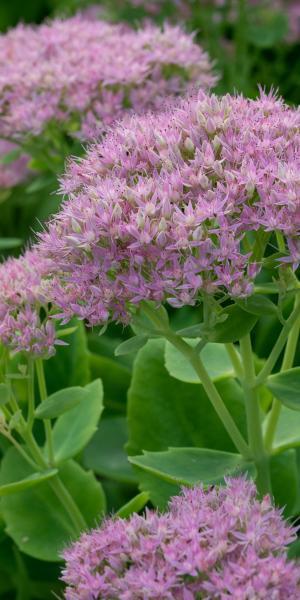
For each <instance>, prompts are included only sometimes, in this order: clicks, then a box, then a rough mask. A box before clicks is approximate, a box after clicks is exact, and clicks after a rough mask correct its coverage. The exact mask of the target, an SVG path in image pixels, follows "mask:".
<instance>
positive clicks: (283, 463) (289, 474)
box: [270, 449, 300, 517]
mask: <svg viewBox="0 0 300 600" xmlns="http://www.w3.org/2000/svg"><path fill="white" fill-rule="evenodd" d="M270 469H271V482H272V491H273V496H274V500H275V504H276V505H277V506H279V507H284V514H285V516H286V517H290V516H293V515H296V514H298V513H299V508H300V506H299V501H300V494H299V492H300V486H299V483H300V482H299V476H298V468H297V459H296V452H295V450H294V449H290V450H287V451H286V452H282V453H281V454H277V455H276V456H272V457H271V459H270Z"/></svg>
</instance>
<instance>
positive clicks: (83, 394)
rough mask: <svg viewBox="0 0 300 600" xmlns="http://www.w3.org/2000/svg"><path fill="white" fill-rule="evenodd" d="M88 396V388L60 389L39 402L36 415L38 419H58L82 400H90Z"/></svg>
mask: <svg viewBox="0 0 300 600" xmlns="http://www.w3.org/2000/svg"><path fill="white" fill-rule="evenodd" d="M88 396H89V394H88V390H87V389H86V388H83V387H79V386H76V387H69V388H65V389H64V390H59V392H55V393H54V394H51V396H48V398H47V400H44V402H41V404H39V406H38V407H37V409H36V410H35V416H36V417H37V418H38V419H56V417H59V416H60V415H62V414H64V413H65V412H67V411H69V410H71V408H74V406H77V405H78V404H79V403H80V402H84V401H87V402H88Z"/></svg>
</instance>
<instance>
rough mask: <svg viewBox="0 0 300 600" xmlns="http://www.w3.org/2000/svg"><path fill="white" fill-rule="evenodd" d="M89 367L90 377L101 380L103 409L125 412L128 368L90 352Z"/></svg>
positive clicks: (128, 379)
mask: <svg viewBox="0 0 300 600" xmlns="http://www.w3.org/2000/svg"><path fill="white" fill-rule="evenodd" d="M90 369H91V376H92V379H96V378H98V377H100V379H101V380H102V383H103V388H104V404H105V409H106V410H108V409H109V410H110V411H113V412H117V413H125V412H126V400H127V390H128V388H129V385H130V379H131V376H130V375H131V373H130V370H129V369H128V368H127V367H125V366H123V365H121V364H120V363H118V362H117V361H116V360H114V359H112V358H108V357H107V356H99V355H98V354H94V353H91V354H90Z"/></svg>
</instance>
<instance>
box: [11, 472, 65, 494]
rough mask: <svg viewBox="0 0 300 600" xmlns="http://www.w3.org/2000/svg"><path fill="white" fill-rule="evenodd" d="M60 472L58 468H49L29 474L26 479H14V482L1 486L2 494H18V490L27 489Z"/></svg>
mask: <svg viewBox="0 0 300 600" xmlns="http://www.w3.org/2000/svg"><path fill="white" fill-rule="evenodd" d="M57 473H58V470H57V469H48V470H47V471H44V472H43V473H33V474H32V475H28V477H25V478H24V479H21V480H20V481H14V482H13V483H7V484H6V485H1V486H0V496H8V495H9V494H17V493H18V492H22V491H23V490H27V489H29V488H32V487H34V486H35V485H39V484H40V483H43V482H44V481H47V479H51V477H54V475H56V474H57Z"/></svg>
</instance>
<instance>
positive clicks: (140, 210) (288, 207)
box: [40, 92, 300, 324]
mask: <svg viewBox="0 0 300 600" xmlns="http://www.w3.org/2000/svg"><path fill="white" fill-rule="evenodd" d="M299 127H300V110H293V109H291V108H289V107H287V106H285V105H284V104H283V102H282V101H281V100H279V99H276V98H275V97H273V96H272V95H268V96H267V95H265V94H264V93H261V96H260V97H259V98H258V99H256V100H248V99H245V98H243V97H232V96H229V95H227V96H224V97H221V98H218V97H216V96H214V95H212V96H208V95H206V94H205V93H203V92H200V93H199V95H198V96H197V97H192V98H190V99H187V100H185V101H183V102H182V104H181V106H179V107H176V108H174V107H173V108H171V109H170V110H168V111H166V112H165V113H161V114H160V115H159V116H157V115H153V116H152V115H147V116H141V117H131V118H127V119H125V120H124V121H123V122H121V123H120V124H118V126H117V127H115V128H114V129H113V130H112V131H111V132H110V134H109V135H108V136H107V137H106V139H105V140H104V141H103V142H102V143H101V144H96V145H94V146H92V147H91V148H90V150H89V152H88V153H87V155H86V157H85V158H83V159H82V160H80V161H77V162H76V161H73V162H71V163H70V166H69V171H68V173H67V175H66V176H65V178H64V180H63V181H62V191H63V192H64V194H66V195H68V200H67V201H66V202H65V203H64V205H63V207H62V210H61V211H60V213H58V215H56V217H55V218H54V220H53V221H52V223H50V225H49V230H48V232H46V233H44V234H43V235H42V240H41V244H40V251H41V252H42V253H43V254H44V255H45V256H50V257H51V258H52V259H53V262H54V264H55V271H56V273H55V275H56V276H54V277H53V279H52V285H51V290H50V296H51V298H52V301H53V302H54V304H56V305H57V306H58V307H60V309H61V314H62V316H63V317H64V318H65V319H66V320H68V318H69V317H70V316H71V315H72V314H73V313H75V314H76V315H77V316H78V317H79V318H85V319H87V321H88V322H89V323H90V324H98V323H103V322H105V321H107V320H109V319H113V320H118V319H119V320H121V321H123V322H127V321H128V319H129V313H130V307H131V306H132V305H136V304H138V303H139V302H141V301H142V300H151V301H154V302H156V303H157V304H160V303H162V302H164V301H167V302H169V304H171V305H172V306H175V307H180V306H182V305H186V304H191V305H193V304H195V303H196V302H197V301H198V300H199V297H200V296H201V294H202V292H205V293H206V294H215V293H219V292H221V293H226V294H229V295H230V296H231V297H243V296H247V295H249V294H251V292H252V288H253V280H254V278H255V276H256V274H257V272H258V271H259V269H260V267H261V262H260V260H259V259H258V260H257V256H256V257H255V258H254V257H253V255H252V252H251V249H250V250H249V248H248V246H244V241H245V234H246V233H247V232H252V233H251V235H252V236H253V235H254V239H259V237H260V236H261V234H262V232H263V233H269V234H270V235H271V233H272V232H273V231H274V230H277V231H279V232H281V233H282V234H283V235H284V236H286V238H287V240H288V244H289V248H287V249H286V252H287V254H288V253H291V254H292V257H290V258H287V260H290V261H293V262H294V264H295V265H297V264H299V260H300V245H299V233H300V204H299V197H300V179H299V166H300V152H299V147H300V135H299ZM251 239H252V238H251ZM248 242H249V243H250V239H248V240H247V243H248ZM275 243H276V242H275ZM260 258H262V257H260ZM284 260H285V259H284ZM278 264H279V263H278Z"/></svg>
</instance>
